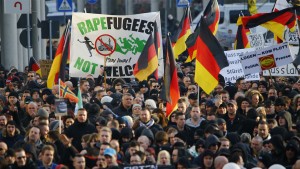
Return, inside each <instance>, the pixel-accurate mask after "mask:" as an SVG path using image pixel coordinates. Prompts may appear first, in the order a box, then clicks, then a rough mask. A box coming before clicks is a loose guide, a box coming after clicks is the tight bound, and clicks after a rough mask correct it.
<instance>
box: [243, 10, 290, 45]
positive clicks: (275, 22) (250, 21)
mask: <svg viewBox="0 0 300 169" xmlns="http://www.w3.org/2000/svg"><path fill="white" fill-rule="evenodd" d="M242 23H243V25H244V26H245V28H247V29H249V28H253V27H256V26H259V25H260V26H262V27H264V28H266V29H268V30H270V31H271V32H273V33H274V35H276V36H278V38H280V39H281V40H284V31H285V26H287V27H288V28H289V29H290V30H291V31H294V30H295V25H296V17H295V8H287V9H284V10H281V11H278V12H271V13H258V14H255V15H252V16H244V17H242Z"/></svg>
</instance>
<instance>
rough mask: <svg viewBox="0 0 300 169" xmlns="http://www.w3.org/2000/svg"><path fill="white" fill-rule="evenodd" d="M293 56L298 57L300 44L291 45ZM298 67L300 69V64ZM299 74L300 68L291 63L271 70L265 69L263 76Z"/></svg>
mask: <svg viewBox="0 0 300 169" xmlns="http://www.w3.org/2000/svg"><path fill="white" fill-rule="evenodd" d="M289 48H290V51H291V54H292V56H293V57H294V59H295V57H296V55H297V54H298V50H299V46H289ZM298 69H300V66H298ZM270 73H271V76H299V75H298V70H297V69H296V68H295V66H294V65H293V64H292V63H290V64H287V65H284V66H280V67H276V68H272V69H270V71H266V70H265V71H263V76H270Z"/></svg>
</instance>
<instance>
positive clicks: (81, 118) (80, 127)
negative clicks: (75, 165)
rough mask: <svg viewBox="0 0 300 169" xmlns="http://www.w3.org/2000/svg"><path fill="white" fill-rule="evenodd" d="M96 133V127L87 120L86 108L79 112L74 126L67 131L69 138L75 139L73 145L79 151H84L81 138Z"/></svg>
mask: <svg viewBox="0 0 300 169" xmlns="http://www.w3.org/2000/svg"><path fill="white" fill-rule="evenodd" d="M96 132H97V130H96V127H95V126H94V125H93V124H91V123H90V122H89V121H88V120H87V111H86V110H85V109H84V108H81V109H79V110H78V112H77V115H76V120H75V122H74V124H72V125H71V126H70V127H69V128H67V129H66V130H65V134H66V135H67V137H69V138H73V140H72V145H73V146H74V147H75V148H76V149H77V150H78V151H81V150H82V146H81V137H82V136H83V135H85V134H91V133H96Z"/></svg>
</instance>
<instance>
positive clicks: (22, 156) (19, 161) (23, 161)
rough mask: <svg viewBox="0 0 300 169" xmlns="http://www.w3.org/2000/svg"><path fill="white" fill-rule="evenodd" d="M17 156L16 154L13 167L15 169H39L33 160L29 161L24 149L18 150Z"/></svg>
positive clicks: (16, 151)
mask: <svg viewBox="0 0 300 169" xmlns="http://www.w3.org/2000/svg"><path fill="white" fill-rule="evenodd" d="M15 154H16V162H15V164H14V165H13V166H12V168H13V169H19V168H20V169H21V168H24V169H25V168H30V169H37V166H36V165H35V164H34V162H33V161H32V160H31V159H28V158H27V157H26V153H25V150H24V149H22V148H17V149H16V150H15Z"/></svg>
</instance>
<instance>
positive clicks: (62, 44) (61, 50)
mask: <svg viewBox="0 0 300 169" xmlns="http://www.w3.org/2000/svg"><path fill="white" fill-rule="evenodd" d="M69 36H70V30H69V26H68V25H67V26H66V28H65V31H64V34H63V36H62V37H61V38H60V40H59V44H58V47H57V50H56V53H55V57H54V60H53V63H52V66H51V69H50V72H49V75H48V80H47V87H48V88H49V89H52V87H53V86H54V85H55V84H58V79H59V77H60V75H61V74H60V72H61V70H63V71H62V72H61V73H64V71H65V67H66V63H67V61H68V58H69V56H68V54H67V53H68V52H67V51H68V50H66V48H67V49H68V47H66V46H68V44H66V42H67V41H66V39H68V37H69ZM62 78H63V79H64V78H65V77H62Z"/></svg>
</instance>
